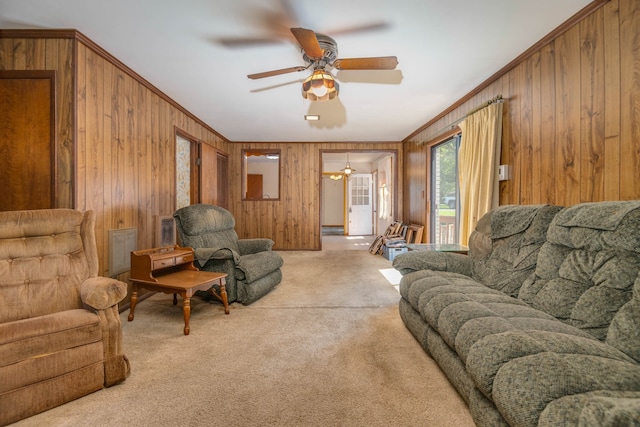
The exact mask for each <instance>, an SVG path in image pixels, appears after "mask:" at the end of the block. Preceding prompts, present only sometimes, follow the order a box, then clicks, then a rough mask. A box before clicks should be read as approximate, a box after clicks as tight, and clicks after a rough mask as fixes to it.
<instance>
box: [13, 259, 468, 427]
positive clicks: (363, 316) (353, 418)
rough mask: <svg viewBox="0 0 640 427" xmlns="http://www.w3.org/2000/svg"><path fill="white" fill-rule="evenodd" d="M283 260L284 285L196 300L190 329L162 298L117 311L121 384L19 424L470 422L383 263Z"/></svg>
mask: <svg viewBox="0 0 640 427" xmlns="http://www.w3.org/2000/svg"><path fill="white" fill-rule="evenodd" d="M282 255H283V257H284V259H285V266H284V269H283V275H284V279H283V281H282V283H281V284H280V285H279V286H278V287H277V288H276V289H274V290H273V291H272V292H271V293H270V294H268V295H267V296H265V297H264V298H262V299H261V300H259V301H258V302H256V303H254V304H253V305H250V306H242V305H239V304H232V305H231V313H230V314H229V315H225V314H224V312H223V310H222V306H221V305H220V304H218V303H208V302H204V301H201V300H199V299H197V298H194V300H192V317H191V334H190V335H188V336H184V335H183V334H182V327H183V320H182V310H181V303H182V301H181V300H179V302H178V306H177V307H175V306H173V305H172V301H171V296H169V295H163V294H157V295H154V296H153V297H151V298H149V299H147V300H145V301H143V302H142V303H141V304H139V305H138V307H137V309H136V318H135V321H133V322H127V315H128V311H127V312H124V313H122V314H121V318H122V322H123V332H124V346H125V352H126V354H127V355H128V357H129V360H130V361H131V367H132V373H131V376H130V377H129V378H128V379H127V381H125V382H124V383H122V384H120V385H118V386H115V387H111V388H108V389H104V390H101V391H98V392H96V393H93V394H91V395H88V396H85V397H83V398H81V399H78V400H76V401H73V402H70V403H68V404H66V405H63V406H60V407H57V408H54V409H52V410H50V411H47V412H45V413H42V414H39V415H36V416H33V417H31V418H29V419H26V420H23V421H21V422H19V423H17V424H16V426H98V425H100V426H125V425H126V426H417V425H420V426H473V425H474V424H473V422H472V421H471V417H470V415H469V412H468V410H467V408H466V406H465V405H464V402H463V401H462V399H461V398H460V397H459V396H458V395H457V394H456V392H455V390H454V389H453V388H452V387H451V386H450V385H449V383H448V382H447V380H446V378H445V377H444V375H443V374H442V373H441V372H440V370H439V369H438V367H437V365H436V364H435V362H433V360H431V359H430V358H429V357H428V356H427V355H426V354H425V353H424V351H423V350H422V349H421V347H420V346H419V345H418V343H417V342H416V341H415V340H414V338H413V337H412V336H411V334H410V333H409V332H408V330H407V329H406V328H405V327H404V325H403V323H402V321H401V320H400V317H399V315H398V307H397V304H398V299H399V295H398V292H397V290H396V289H395V288H394V286H393V285H392V284H391V283H390V282H389V281H388V280H387V279H385V276H384V275H383V274H382V272H384V270H388V269H390V268H391V263H390V262H389V261H386V260H385V259H384V258H382V257H381V256H375V255H371V254H369V253H368V252H367V251H355V250H351V251H344V250H340V251H338V250H325V251H319V252H282ZM381 270H382V272H381Z"/></svg>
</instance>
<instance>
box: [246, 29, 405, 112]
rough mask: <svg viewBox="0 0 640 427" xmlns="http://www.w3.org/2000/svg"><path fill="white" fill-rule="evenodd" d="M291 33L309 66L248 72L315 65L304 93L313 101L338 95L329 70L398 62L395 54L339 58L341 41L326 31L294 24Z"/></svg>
mask: <svg viewBox="0 0 640 427" xmlns="http://www.w3.org/2000/svg"><path fill="white" fill-rule="evenodd" d="M291 33H292V34H293V36H294V37H295V39H296V40H297V41H298V43H299V44H300V47H301V48H302V59H303V60H304V62H305V63H306V64H307V65H306V66H302V65H299V66H296V67H289V68H282V69H279V70H272V71H265V72H262V73H255V74H249V75H248V76H247V77H249V78H250V79H262V78H265V77H272V76H277V75H281V74H287V73H292V72H296V71H304V70H308V69H310V68H311V69H313V73H312V74H311V75H310V76H309V77H308V78H307V79H306V80H305V81H304V82H303V83H302V96H303V97H304V98H306V99H309V100H310V101H326V100H329V99H334V98H335V97H336V96H338V91H339V86H338V83H337V82H336V81H335V78H334V77H333V75H332V74H331V73H330V69H331V68H335V69H337V70H393V69H395V68H396V66H397V65H398V59H397V58H396V57H395V56H379V57H371V58H338V44H337V43H336V41H335V40H334V39H332V38H331V37H329V36H326V35H324V34H319V33H315V32H314V31H312V30H308V29H306V28H291Z"/></svg>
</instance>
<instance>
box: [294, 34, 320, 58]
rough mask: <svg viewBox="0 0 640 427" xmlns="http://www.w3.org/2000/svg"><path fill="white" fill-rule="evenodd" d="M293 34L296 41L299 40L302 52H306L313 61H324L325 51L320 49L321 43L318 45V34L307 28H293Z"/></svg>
mask: <svg viewBox="0 0 640 427" xmlns="http://www.w3.org/2000/svg"><path fill="white" fill-rule="evenodd" d="M291 33H292V34H293V36H294V37H295V38H296V40H298V43H300V46H301V47H302V50H304V53H306V54H307V56H308V57H309V58H311V59H313V60H319V59H322V57H323V56H324V50H323V49H322V48H321V47H320V43H318V38H317V37H316V33H314V32H313V31H311V30H307V29H306V28H292V29H291Z"/></svg>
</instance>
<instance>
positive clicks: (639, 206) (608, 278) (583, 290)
mask: <svg viewBox="0 0 640 427" xmlns="http://www.w3.org/2000/svg"><path fill="white" fill-rule="evenodd" d="M639 272H640V201H627V202H597V203H583V204H579V205H576V206H572V207H569V208H565V209H563V210H562V211H560V212H559V213H558V214H557V215H556V216H555V218H554V219H553V221H552V223H551V225H550V226H549V230H548V232H547V242H546V243H545V244H544V245H543V246H542V248H541V250H540V253H539V255H538V262H537V265H536V270H535V274H534V275H533V276H532V277H531V278H530V279H529V280H527V281H526V282H525V284H524V285H523V286H522V288H521V289H520V293H519V295H518V298H519V299H521V300H522V301H525V302H527V303H528V304H530V305H532V306H533V307H535V308H537V309H540V310H542V311H544V312H546V313H548V314H550V315H552V316H554V317H556V318H558V319H560V320H562V321H564V322H567V323H569V324H571V325H573V326H576V327H578V328H580V329H582V330H584V331H586V332H589V333H590V334H592V335H593V336H595V337H596V338H598V339H600V340H603V341H604V340H606V339H607V334H608V332H609V326H610V324H611V321H612V319H614V317H615V316H616V313H618V311H619V310H620V309H621V307H623V306H624V305H625V304H627V303H628V302H629V301H630V300H631V298H632V295H633V285H634V281H635V280H636V278H637V277H638V273H639ZM638 315H639V313H638V312H637V311H636V313H635V316H636V318H637V316H638ZM620 320H622V318H620ZM622 323H623V324H625V325H628V324H629V320H628V319H627V320H624V321H623V322H622ZM620 333H621V331H620V329H619V328H618V330H617V338H616V340H617V341H619V342H620V341H625V340H626V339H627V338H625V337H621V336H620ZM623 335H624V333H623ZM627 337H628V336H627ZM618 347H619V346H618Z"/></svg>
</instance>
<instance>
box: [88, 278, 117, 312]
mask: <svg viewBox="0 0 640 427" xmlns="http://www.w3.org/2000/svg"><path fill="white" fill-rule="evenodd" d="M126 296H127V284H126V283H124V282H121V281H119V280H116V279H112V278H109V277H90V278H88V279H87V280H85V281H84V282H82V284H81V285H80V297H81V298H82V302H83V303H84V304H86V305H88V306H89V307H91V308H93V309H95V310H105V309H107V308H109V307H112V306H114V305H116V304H118V303H119V302H120V301H122V300H123V299H124V297H126Z"/></svg>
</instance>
